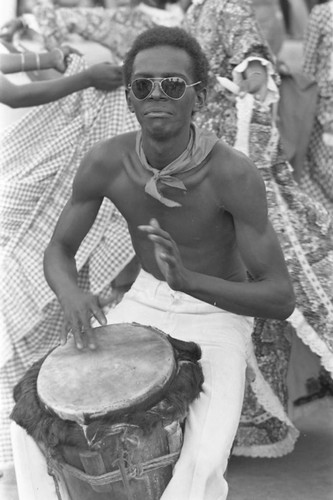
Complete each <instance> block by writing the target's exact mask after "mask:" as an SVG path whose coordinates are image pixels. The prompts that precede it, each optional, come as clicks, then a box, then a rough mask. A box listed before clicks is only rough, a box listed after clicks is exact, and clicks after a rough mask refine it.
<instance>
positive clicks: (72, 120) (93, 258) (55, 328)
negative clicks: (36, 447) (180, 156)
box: [0, 1, 179, 465]
mask: <svg viewBox="0 0 333 500" xmlns="http://www.w3.org/2000/svg"><path fill="white" fill-rule="evenodd" d="M164 3H165V2H163V1H162V2H161V1H160V2H158V7H159V8H157V7H156V8H153V7H150V6H148V5H146V4H145V3H142V4H140V5H138V6H137V8H132V7H122V8H119V9H117V11H116V13H113V14H112V13H111V11H110V15H109V17H107V14H106V12H107V11H106V10H105V9H98V8H96V9H83V10H82V9H66V8H59V9H55V8H54V7H53V6H49V7H38V6H37V7H36V11H35V13H36V18H37V19H38V21H39V22H40V25H39V26H40V28H41V32H42V34H43V38H44V39H45V44H46V46H47V47H49V48H50V50H52V48H54V47H58V46H59V44H60V42H61V43H62V41H67V35H68V34H69V32H70V28H69V26H70V21H73V25H74V26H76V27H77V29H78V31H79V32H80V33H81V34H82V35H84V36H86V37H89V34H91V36H93V37H96V40H97V41H100V42H103V40H104V41H105V40H106V39H107V41H106V42H105V43H106V44H109V45H108V46H109V48H113V49H114V50H113V51H112V50H111V51H110V58H109V59H110V60H111V61H112V62H113V65H115V66H119V67H120V64H121V62H122V61H123V59H124V56H125V54H126V51H127V50H128V48H129V46H130V44H131V41H132V40H134V38H135V37H136V35H137V34H139V33H141V32H142V31H144V30H146V29H147V28H148V27H153V26H156V25H157V24H167V25H169V23H171V24H173V23H175V16H174V15H173V14H172V15H169V14H168V12H167V11H165V12H164V9H163V8H162V7H163V5H164ZM83 12H86V13H88V18H85V16H84V14H83ZM89 15H90V16H91V17H89ZM176 17H177V16H176ZM74 19H75V20H76V21H74ZM110 19H111V20H112V21H111V26H110V24H108V22H109V20H110ZM58 22H59V25H58V24H57V23H58ZM66 22H68V23H69V24H68V26H67V27H66V26H65V27H64V23H65V24H66ZM81 22H82V23H83V25H82V24H81ZM178 22H179V21H178ZM111 28H112V29H111ZM53 35H54V36H53ZM96 40H95V41H96ZM85 70H86V64H85V61H84V59H83V58H82V57H78V55H75V54H74V55H71V56H70V60H69V65H68V68H67V70H66V73H65V77H66V78H69V77H71V76H72V75H74V76H76V75H77V74H78V73H80V72H81V71H85ZM138 128H139V125H138V122H137V120H136V118H135V115H134V114H133V113H130V112H129V111H128V109H127V104H126V99H125V92H124V88H123V86H121V87H119V88H117V89H116V90H113V91H110V92H104V91H99V90H96V89H94V88H89V89H86V90H83V91H81V92H77V93H75V94H73V95H71V96H68V97H66V98H64V99H60V100H58V101H55V102H53V103H50V104H46V105H43V106H40V107H38V108H36V109H33V110H31V111H30V112H28V114H27V115H25V116H24V117H23V118H22V119H21V120H20V121H19V122H17V123H15V124H13V125H12V126H11V127H10V128H9V129H8V130H5V132H4V133H3V135H2V137H1V143H0V148H1V151H2V161H1V164H0V234H1V240H0V252H1V259H0V273H1V278H2V286H1V292H0V310H1V312H2V317H0V322H1V323H2V331H3V335H2V336H1V339H0V341H1V349H0V397H1V401H0V403H1V404H0V465H1V464H6V463H11V462H12V449H11V442H10V433H9V427H10V420H9V415H10V412H11V409H12V407H13V395H12V391H13V388H14V386H15V384H16V383H17V382H18V380H19V379H20V378H21V377H22V376H23V374H24V373H25V371H26V370H27V369H28V368H29V367H30V366H31V365H32V364H33V362H34V361H35V360H37V359H39V358H40V357H41V356H43V355H44V354H46V353H47V352H48V351H49V349H51V348H53V347H55V346H56V345H57V342H58V338H59V334H60V332H61V329H62V327H63V315H62V312H61V309H60V306H59V304H58V301H57V300H56V297H55V296H54V294H53V293H52V292H51V291H50V289H49V287H48V286H47V284H46V281H45V278H44V273H43V265H42V259H43V252H44V250H45V247H46V245H47V243H48V241H49V239H50V237H51V234H52V231H53V229H54V227H55V224H56V221H57V219H58V217H59V214H60V212H61V210H62V208H63V206H64V205H65V203H66V202H67V200H68V198H69V197H70V193H71V184H72V180H73V177H74V175H75V173H76V171H77V168H78V166H79V164H80V161H81V159H82V158H83V156H84V155H85V153H86V152H87V151H88V150H89V149H90V148H91V147H92V146H93V145H94V144H95V143H96V142H98V141H100V140H103V139H106V138H110V137H112V136H114V135H118V134H120V133H124V132H128V131H133V130H137V129H138ZM27 158H28V160H27ZM133 259H134V249H133V247H132V244H131V240H130V237H129V233H128V229H127V224H126V222H125V220H124V219H123V218H122V217H121V215H120V214H119V212H118V211H117V210H116V208H115V207H114V206H113V205H112V203H111V202H109V201H107V200H106V201H105V202H104V203H103V206H102V208H101V210H100V213H99V216H98V218H97V220H96V222H95V224H94V226H93V228H92V230H91V231H90V234H89V236H88V237H87V238H86V239H85V241H84V243H83V246H82V247H81V249H80V252H79V254H78V256H77V265H78V269H79V281H80V284H81V286H82V287H83V289H86V290H88V289H89V290H90V291H92V293H94V294H97V295H100V297H101V300H103V301H112V302H114V301H117V300H119V297H121V294H122V293H123V291H124V290H125V289H127V288H128V287H129V286H130V284H131V283H132V282H133V281H134V278H135V276H136V274H137V272H138V268H137V264H136V262H135V260H133ZM18 302H19V303H20V307H19V309H18V308H17V303H18Z"/></svg>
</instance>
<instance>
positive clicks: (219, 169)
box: [211, 139, 259, 182]
mask: <svg viewBox="0 0 333 500" xmlns="http://www.w3.org/2000/svg"><path fill="white" fill-rule="evenodd" d="M211 159H212V165H213V169H214V171H215V172H216V174H217V175H219V176H222V177H223V178H224V179H225V180H227V179H228V180H229V181H230V182H231V181H239V180H240V179H241V178H244V177H248V176H255V177H259V174H258V171H257V168H256V167H255V165H254V163H253V162H252V161H251V160H250V159H249V158H248V157H247V156H246V155H245V154H244V153H242V152H240V151H238V150H237V149H235V148H233V147H232V146H229V145H228V144H227V143H226V142H224V141H223V140H221V139H220V140H219V141H218V142H217V143H216V145H215V147H214V148H213V151H212V157H211Z"/></svg>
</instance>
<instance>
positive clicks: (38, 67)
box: [35, 52, 40, 71]
mask: <svg viewBox="0 0 333 500" xmlns="http://www.w3.org/2000/svg"><path fill="white" fill-rule="evenodd" d="M35 56H36V66H37V71H39V70H40V56H39V54H37V52H35Z"/></svg>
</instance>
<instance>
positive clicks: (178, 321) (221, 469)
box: [13, 271, 253, 500]
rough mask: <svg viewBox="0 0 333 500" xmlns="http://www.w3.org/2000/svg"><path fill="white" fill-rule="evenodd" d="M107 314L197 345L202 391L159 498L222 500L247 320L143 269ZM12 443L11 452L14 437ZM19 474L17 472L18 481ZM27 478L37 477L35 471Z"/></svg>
mask: <svg viewBox="0 0 333 500" xmlns="http://www.w3.org/2000/svg"><path fill="white" fill-rule="evenodd" d="M107 318H108V323H120V322H126V323H128V322H137V323H141V324H144V325H150V326H153V327H156V328H159V329H160V330H162V331H164V332H165V333H168V334H170V335H172V336H173V337H175V338H178V339H181V340H185V341H194V342H197V343H198V344H199V345H200V347H201V349H202V358H201V364H202V368H203V373H204V385H203V391H202V393H201V394H200V396H199V398H198V399H196V400H195V401H194V402H193V403H192V404H191V406H190V412H189V415H188V417H187V419H186V426H185V435H184V443H183V447H182V450H181V455H180V458H179V460H178V462H177V464H176V466H175V468H174V474H173V477H172V479H171V481H170V483H169V484H168V486H167V488H166V490H165V492H164V493H163V495H162V497H161V500H224V499H226V497H227V493H228V485H227V483H226V481H225V478H224V473H225V470H226V467H227V462H228V458H229V454H230V450H231V446H232V443H233V440H234V437H235V434H236V431H237V427H238V422H239V418H240V414H241V409H242V403H243V396H244V385H245V369H246V358H247V352H248V347H249V344H250V342H251V332H252V327H253V321H252V319H250V318H247V317H243V316H238V315H236V314H232V313H229V312H226V311H223V310H221V309H218V308H216V307H214V306H211V305H209V304H206V303H205V302H202V301H200V300H197V299H194V298H193V297H190V296H189V295H186V294H184V293H181V292H175V291H173V290H171V289H170V288H169V286H168V285H167V284H166V283H164V282H160V281H158V280H156V279H155V278H153V277H152V276H150V275H149V274H147V273H145V272H143V271H142V272H141V273H140V274H139V276H138V278H137V280H136V282H135V283H134V285H133V286H132V288H131V290H130V291H129V292H128V293H127V294H126V295H125V296H124V298H123V300H122V301H121V302H120V304H118V305H117V307H115V308H114V309H111V310H110V311H109V313H108V314H107ZM17 433H19V434H21V439H22V435H23V434H24V431H23V429H21V428H19V427H18V426H16V427H15V434H16V435H17ZM30 444H31V443H30ZM33 444H35V443H33ZM13 446H14V455H16V453H15V436H14V442H13ZM28 446H29V445H26V447H28ZM14 460H15V456H14ZM15 466H16V467H20V466H24V467H25V475H27V474H29V471H28V469H32V468H34V467H35V465H34V463H33V462H32V460H30V459H29V458H28V456H27V463H26V464H25V465H24V464H19V463H17V462H16V460H15ZM21 476H22V474H20V471H18V481H20V477H21ZM30 476H31V477H33V478H34V477H36V478H38V474H36V473H35V472H31V473H30ZM50 479H51V478H50ZM22 480H24V478H23V479H22ZM19 489H20V488H19ZM22 490H25V487H22ZM39 498H42V497H39V496H31V497H28V496H27V495H26V490H25V495H24V497H20V500H37V499H38V500H39ZM45 498H47V499H48V500H56V496H55V492H53V496H52V495H51V492H50V491H48V492H45V493H44V499H45ZM65 498H66V497H64V499H65Z"/></svg>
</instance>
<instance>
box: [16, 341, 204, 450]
mask: <svg viewBox="0 0 333 500" xmlns="http://www.w3.org/2000/svg"><path fill="white" fill-rule="evenodd" d="M168 339H169V341H170V343H171V345H172V347H173V350H174V355H175V359H176V364H177V373H176V375H175V377H174V379H173V380H172V381H171V383H170V384H169V385H168V387H167V388H166V392H165V394H164V397H163V398H162V399H161V400H160V402H159V403H157V404H156V405H154V406H153V407H151V408H146V409H145V410H140V411H134V412H133V413H130V412H128V413H127V414H124V415H122V416H121V417H119V416H117V417H115V416H112V415H109V416H105V417H102V418H97V419H96V420H93V421H91V422H89V423H88V425H87V426H86V428H85V433H84V432H83V429H82V427H81V426H80V425H78V424H77V423H76V422H72V421H70V420H62V419H61V418H60V417H58V416H57V415H56V414H55V413H54V412H53V411H52V410H50V409H49V408H46V407H45V406H44V405H43V404H42V403H41V402H40V400H39V398H38V394H37V378H38V374H39V370H40V368H41V366H42V363H43V361H44V359H45V358H46V357H47V356H45V357H43V358H42V359H41V360H39V361H37V362H36V363H34V365H33V366H32V367H31V368H30V369H29V370H28V371H27V372H26V374H25V375H24V377H23V378H22V379H21V380H20V382H19V383H18V384H17V385H16V386H15V389H14V400H15V403H16V404H15V406H14V409H13V411H12V414H11V418H12V420H14V421H15V422H16V423H17V424H18V425H20V426H21V427H23V428H24V429H25V430H26V431H27V433H28V434H29V435H31V436H32V437H33V438H34V440H35V441H37V442H41V443H43V444H44V445H45V446H46V447H48V448H51V449H52V448H56V447H57V446H58V445H65V444H66V445H68V446H77V447H79V446H82V447H86V446H87V441H88V442H89V443H90V448H91V449H93V448H94V443H95V444H96V446H98V443H99V441H100V440H102V439H103V436H104V435H105V434H106V433H108V431H109V430H110V426H112V425H114V424H118V423H124V424H132V425H136V426H138V427H140V428H141V429H142V430H143V432H144V433H148V432H150V430H151V429H152V427H153V426H154V425H155V424H156V423H157V422H159V421H162V422H163V425H168V424H170V423H172V422H174V421H179V422H183V421H184V419H185V417H186V415H187V412H188V407H189V405H190V403H191V402H192V401H193V400H194V399H196V398H197V397H198V395H199V393H200V391H201V389H202V384H203V374H202V369H201V366H200V363H199V360H200V358H201V350H200V347H199V346H198V345H197V344H195V343H194V342H183V341H180V340H177V339H174V338H172V337H170V336H168Z"/></svg>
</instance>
